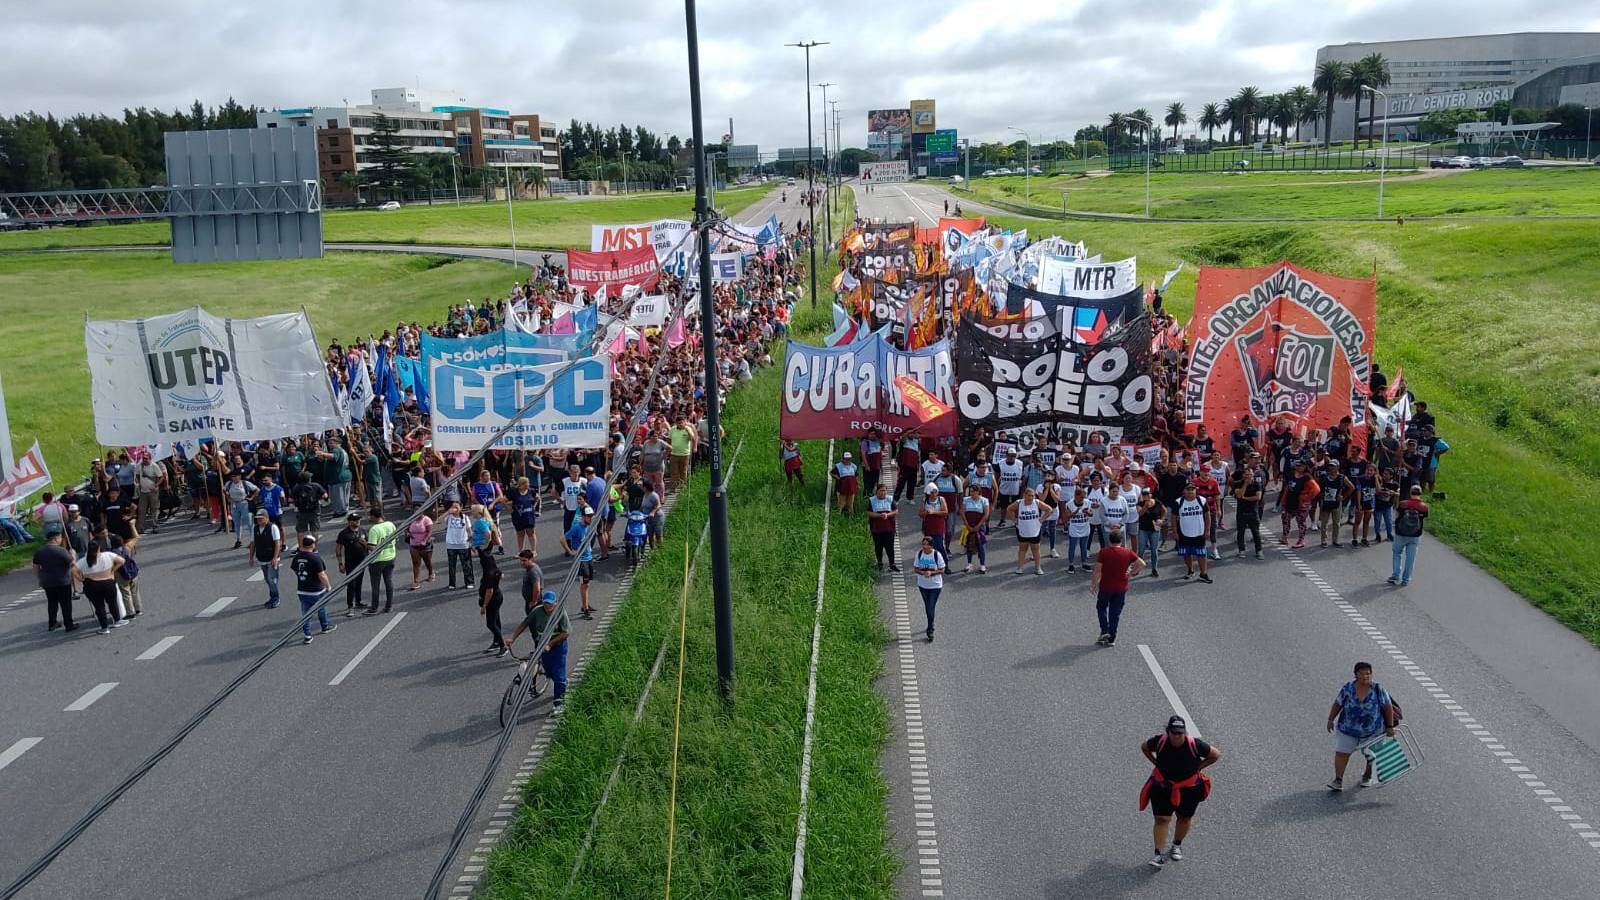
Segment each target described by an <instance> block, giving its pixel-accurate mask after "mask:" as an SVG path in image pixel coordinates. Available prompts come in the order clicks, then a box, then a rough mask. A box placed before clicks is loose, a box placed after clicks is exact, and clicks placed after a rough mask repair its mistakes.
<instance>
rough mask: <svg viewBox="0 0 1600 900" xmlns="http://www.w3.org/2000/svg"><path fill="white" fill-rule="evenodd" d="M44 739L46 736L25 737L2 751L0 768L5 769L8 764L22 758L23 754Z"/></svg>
mask: <svg viewBox="0 0 1600 900" xmlns="http://www.w3.org/2000/svg"><path fill="white" fill-rule="evenodd" d="M42 740H44V738H23V739H21V740H19V741H17V742H16V743H15V744H12V745H11V746H9V747H7V748H6V749H5V750H3V751H0V769H4V768H5V767H6V766H9V765H11V764H12V763H14V762H16V761H17V760H18V759H21V758H22V754H24V753H27V752H28V751H29V750H32V749H33V748H34V747H35V746H37V745H38V743H39V742H40V741H42Z"/></svg>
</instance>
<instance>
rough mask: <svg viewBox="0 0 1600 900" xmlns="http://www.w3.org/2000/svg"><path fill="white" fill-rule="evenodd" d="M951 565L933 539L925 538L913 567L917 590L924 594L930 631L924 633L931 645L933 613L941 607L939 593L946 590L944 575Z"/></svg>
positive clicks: (923, 600) (923, 608)
mask: <svg viewBox="0 0 1600 900" xmlns="http://www.w3.org/2000/svg"><path fill="white" fill-rule="evenodd" d="M949 563H950V561H949V560H947V559H945V555H944V553H943V552H942V551H940V549H939V548H938V546H936V545H935V544H934V543H933V538H932V537H931V536H927V535H925V536H923V538H922V547H921V549H919V550H918V551H917V558H916V559H914V560H912V561H911V565H912V568H913V569H914V570H915V571H916V573H917V590H918V592H920V593H921V594H922V611H923V613H924V614H925V615H926V616H927V618H928V630H927V631H926V632H924V633H925V634H926V635H927V637H928V643H930V644H931V643H933V611H934V608H935V607H937V606H938V605H939V592H940V591H942V590H944V574H945V572H946V571H948V570H949Z"/></svg>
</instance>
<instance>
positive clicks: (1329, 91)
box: [1311, 59, 1349, 147]
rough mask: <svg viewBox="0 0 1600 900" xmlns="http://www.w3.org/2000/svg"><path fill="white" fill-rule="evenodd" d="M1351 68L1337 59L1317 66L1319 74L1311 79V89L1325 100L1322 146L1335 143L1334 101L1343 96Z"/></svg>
mask: <svg viewBox="0 0 1600 900" xmlns="http://www.w3.org/2000/svg"><path fill="white" fill-rule="evenodd" d="M1348 73H1349V67H1348V66H1346V65H1345V64H1344V63H1342V62H1339V61H1338V60H1336V59H1330V60H1327V61H1325V62H1321V63H1318V64H1317V74H1316V76H1315V77H1313V78H1312V79H1311V89H1312V90H1314V91H1316V93H1317V96H1319V97H1321V98H1323V101H1324V104H1325V105H1324V106H1323V113H1322V146H1324V147H1327V146H1329V145H1330V144H1332V143H1333V100H1334V98H1335V97H1339V96H1342V95H1341V93H1340V92H1341V91H1342V90H1344V87H1343V85H1344V81H1345V76H1346V75H1347V74H1348Z"/></svg>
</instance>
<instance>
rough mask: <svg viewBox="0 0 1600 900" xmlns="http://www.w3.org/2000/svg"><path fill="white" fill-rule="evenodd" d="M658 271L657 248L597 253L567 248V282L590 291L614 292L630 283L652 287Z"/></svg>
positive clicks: (644, 247)
mask: <svg viewBox="0 0 1600 900" xmlns="http://www.w3.org/2000/svg"><path fill="white" fill-rule="evenodd" d="M659 274H660V267H659V265H658V264H657V262H656V251H655V250H654V248H652V247H649V246H642V247H634V248H632V249H630V250H609V251H601V252H598V253H596V252H591V251H586V250H568V251H567V281H568V282H570V283H572V284H573V285H575V286H577V287H581V288H583V289H584V290H585V291H587V292H588V293H590V294H594V293H597V292H599V291H601V290H604V291H605V292H606V293H607V294H613V295H614V294H616V293H617V292H618V291H620V290H621V289H622V288H624V287H626V286H628V285H635V286H637V287H640V288H643V289H645V290H650V289H651V288H654V287H655V286H656V279H657V278H658V276H659Z"/></svg>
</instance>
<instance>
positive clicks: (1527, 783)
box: [1262, 528, 1600, 849]
mask: <svg viewBox="0 0 1600 900" xmlns="http://www.w3.org/2000/svg"><path fill="white" fill-rule="evenodd" d="M1262 533H1263V534H1267V533H1268V530H1267V529H1265V528H1263V529H1262ZM1278 552H1279V553H1282V554H1283V556H1284V558H1285V559H1288V560H1289V561H1290V562H1292V563H1293V564H1294V565H1295V566H1296V567H1297V568H1300V569H1302V570H1304V571H1307V572H1310V571H1311V569H1310V568H1309V567H1308V566H1306V565H1305V564H1304V563H1303V562H1301V560H1300V557H1299V554H1297V553H1296V552H1295V551H1294V550H1293V549H1292V548H1289V547H1285V546H1283V545H1282V544H1279V545H1278ZM1313 574H1314V573H1313ZM1327 596H1328V599H1330V600H1332V601H1333V604H1334V606H1335V607H1336V608H1338V610H1339V611H1340V612H1342V613H1344V614H1345V616H1346V617H1347V618H1349V619H1350V621H1351V622H1352V623H1353V624H1355V625H1356V627H1357V628H1360V629H1361V630H1362V633H1363V634H1365V635H1366V636H1367V637H1369V638H1372V640H1373V642H1374V643H1377V644H1379V645H1380V646H1383V645H1388V646H1394V644H1393V642H1391V641H1390V640H1388V639H1387V638H1385V637H1384V636H1383V634H1382V633H1381V632H1377V631H1376V630H1375V629H1373V628H1372V627H1371V626H1370V622H1369V619H1368V617H1367V616H1366V615H1364V614H1363V613H1362V612H1361V611H1360V610H1358V609H1356V608H1355V607H1354V606H1353V605H1351V604H1350V603H1349V602H1348V601H1346V600H1345V599H1344V597H1342V596H1340V595H1339V593H1338V592H1337V591H1330V592H1327ZM1403 658H1405V659H1406V660H1407V664H1406V665H1404V666H1402V668H1404V669H1405V671H1406V674H1408V675H1410V676H1411V677H1412V678H1413V679H1415V680H1416V682H1417V684H1418V686H1420V687H1421V688H1422V689H1423V690H1424V691H1426V692H1427V693H1428V696H1429V697H1430V698H1431V699H1433V700H1435V701H1437V702H1438V703H1439V705H1440V706H1441V707H1443V708H1444V709H1445V710H1447V711H1448V712H1449V713H1450V716H1451V718H1453V719H1454V720H1455V721H1456V722H1458V723H1460V725H1461V726H1462V727H1463V728H1465V729H1467V731H1468V732H1469V733H1471V734H1472V735H1473V736H1474V737H1476V738H1477V739H1478V740H1479V742H1480V743H1481V744H1482V746H1484V747H1485V748H1486V749H1488V751H1489V753H1491V754H1492V755H1493V757H1494V759H1495V760H1496V761H1498V762H1499V763H1500V764H1501V765H1503V766H1505V767H1506V771H1507V772H1508V773H1510V774H1512V775H1513V776H1515V777H1516V778H1517V779H1518V780H1519V781H1520V782H1521V783H1522V786H1523V787H1526V788H1528V789H1529V790H1532V791H1533V795H1534V797H1536V798H1538V799H1539V800H1541V801H1542V802H1544V803H1545V804H1547V805H1546V807H1545V808H1546V809H1550V808H1551V804H1561V799H1560V798H1559V797H1555V795H1554V793H1553V792H1551V791H1550V790H1548V789H1546V788H1545V783H1544V782H1543V781H1541V780H1540V778H1539V776H1538V775H1536V774H1534V773H1533V771H1532V768H1531V767H1530V766H1526V765H1523V764H1522V760H1521V759H1519V758H1518V757H1517V756H1516V755H1515V754H1514V753H1511V752H1509V751H1508V750H1507V749H1506V742H1505V741H1503V740H1501V739H1500V738H1499V737H1498V736H1496V735H1495V733H1494V732H1492V731H1489V730H1488V729H1486V728H1484V727H1483V726H1482V725H1480V724H1479V722H1478V719H1477V717H1476V716H1474V715H1472V714H1471V713H1469V712H1466V711H1465V710H1464V709H1463V707H1462V706H1461V704H1459V703H1457V702H1456V700H1455V698H1454V697H1452V696H1451V695H1450V694H1448V693H1446V692H1445V691H1444V690H1443V689H1442V688H1440V687H1439V685H1438V683H1437V682H1436V681H1434V679H1433V678H1432V677H1430V676H1429V675H1428V673H1427V672H1424V671H1423V670H1422V669H1421V668H1419V667H1418V666H1416V665H1414V664H1411V663H1410V657H1409V656H1406V657H1403ZM1570 810H1571V807H1570V806H1565V805H1561V807H1560V809H1558V810H1556V813H1557V815H1559V816H1560V818H1561V821H1562V822H1563V824H1566V825H1567V826H1569V827H1571V828H1573V829H1575V830H1576V831H1588V830H1589V829H1590V826H1589V824H1588V823H1586V822H1584V821H1583V818H1582V816H1579V815H1576V814H1573V813H1572V812H1570ZM1589 846H1590V847H1593V848H1595V849H1600V841H1597V842H1590V843H1589Z"/></svg>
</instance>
